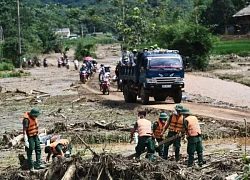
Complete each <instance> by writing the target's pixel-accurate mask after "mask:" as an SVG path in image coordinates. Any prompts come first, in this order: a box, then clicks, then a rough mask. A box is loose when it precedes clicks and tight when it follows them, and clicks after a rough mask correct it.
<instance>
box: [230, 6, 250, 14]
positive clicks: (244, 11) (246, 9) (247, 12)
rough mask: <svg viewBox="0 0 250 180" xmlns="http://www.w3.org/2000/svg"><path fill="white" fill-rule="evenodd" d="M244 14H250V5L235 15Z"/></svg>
mask: <svg viewBox="0 0 250 180" xmlns="http://www.w3.org/2000/svg"><path fill="white" fill-rule="evenodd" d="M242 16H250V5H249V6H247V7H245V8H243V9H241V10H240V11H239V12H237V13H236V14H235V15H233V17H242Z"/></svg>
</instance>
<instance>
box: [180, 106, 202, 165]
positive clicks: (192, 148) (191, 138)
mask: <svg viewBox="0 0 250 180" xmlns="http://www.w3.org/2000/svg"><path fill="white" fill-rule="evenodd" d="M180 113H181V114H182V115H183V116H184V127H185V131H186V134H187V140H188V144H187V153H188V167H192V166H193V164H194V153H195V152H197V154H198V165H199V166H200V167H202V165H203V146H202V137H201V128H200V125H199V122H198V119H197V117H195V116H191V112H190V111H189V109H187V108H183V109H182V110H181V112H180Z"/></svg>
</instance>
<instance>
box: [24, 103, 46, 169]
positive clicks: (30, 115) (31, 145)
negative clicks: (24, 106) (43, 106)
mask: <svg viewBox="0 0 250 180" xmlns="http://www.w3.org/2000/svg"><path fill="white" fill-rule="evenodd" d="M39 115H40V111H39V109H37V108H33V109H31V111H30V112H26V113H25V114H24V117H23V121H22V123H23V137H24V144H25V151H26V153H27V158H28V163H29V168H30V171H34V169H44V168H45V167H44V166H43V165H42V163H41V146H40V139H39V136H38V120H37V117H38V116H39ZM33 150H35V153H36V166H34V162H33V160H32V152H33Z"/></svg>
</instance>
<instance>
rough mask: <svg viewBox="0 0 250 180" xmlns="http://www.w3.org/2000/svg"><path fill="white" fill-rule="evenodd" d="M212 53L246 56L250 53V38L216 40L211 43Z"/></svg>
mask: <svg viewBox="0 0 250 180" xmlns="http://www.w3.org/2000/svg"><path fill="white" fill-rule="evenodd" d="M211 53H212V54H216V55H219V54H237V55H239V56H243V57H245V56H248V55H249V54H250V40H230V41H216V42H215V43H214V44H213V49H212V51H211Z"/></svg>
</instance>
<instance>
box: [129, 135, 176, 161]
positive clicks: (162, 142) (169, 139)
mask: <svg viewBox="0 0 250 180" xmlns="http://www.w3.org/2000/svg"><path fill="white" fill-rule="evenodd" d="M179 137H181V135H180V134H176V135H175V136H172V137H170V138H167V139H164V140H163V141H161V142H159V144H158V147H159V146H162V145H163V144H166V143H168V142H170V141H173V140H175V139H177V138H179ZM144 152H147V150H146V149H145V150H144ZM144 152H143V153H144ZM135 154H136V153H134V154H131V155H129V156H127V158H129V159H131V158H133V157H135Z"/></svg>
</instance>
